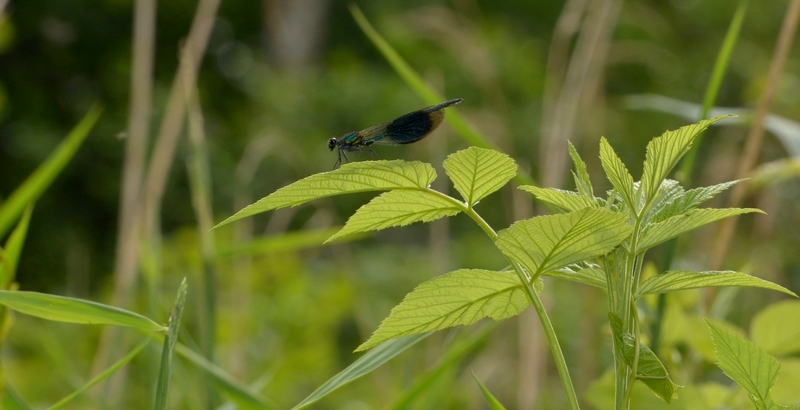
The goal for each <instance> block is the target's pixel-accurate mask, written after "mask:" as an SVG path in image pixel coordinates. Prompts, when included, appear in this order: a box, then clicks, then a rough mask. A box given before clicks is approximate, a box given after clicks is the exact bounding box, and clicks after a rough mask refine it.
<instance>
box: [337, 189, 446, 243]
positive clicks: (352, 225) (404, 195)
mask: <svg viewBox="0 0 800 410" xmlns="http://www.w3.org/2000/svg"><path fill="white" fill-rule="evenodd" d="M459 212H461V208H460V207H458V206H457V205H456V204H454V203H453V200H451V199H449V198H448V197H446V196H444V195H437V194H435V193H433V192H430V191H411V190H407V189H398V190H395V191H389V192H386V193H383V194H381V195H380V196H378V197H376V198H374V199H373V200H372V201H369V203H367V204H366V205H364V206H362V207H361V208H359V209H358V211H356V213H355V214H353V216H351V217H350V219H348V220H347V223H346V224H345V225H344V227H343V228H342V230H340V231H339V232H337V233H336V234H334V235H333V236H331V237H330V238H328V240H326V241H325V243H328V242H331V241H333V240H335V239H338V238H341V237H343V236H346V235H349V234H353V233H359V232H367V231H377V230H380V229H386V228H389V227H393V226H405V225H408V224H411V223H414V222H430V221H434V220H436V219H439V218H441V217H444V216H453V215H455V214H457V213H459Z"/></svg>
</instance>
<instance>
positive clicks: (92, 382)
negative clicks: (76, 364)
mask: <svg viewBox="0 0 800 410" xmlns="http://www.w3.org/2000/svg"><path fill="white" fill-rule="evenodd" d="M148 343H150V338H147V339H145V340H144V341H143V342H142V343H141V344H140V345H139V346H137V347H136V348H134V349H133V350H131V351H130V352H129V353H128V354H126V355H125V356H124V357H123V358H121V359H119V360H117V362H116V363H114V364H112V365H111V366H110V367H109V368H107V369H105V370H103V371H102V372H101V373H100V374H98V375H97V376H95V377H94V378H92V380H89V382H88V383H86V384H84V385H83V386H81V388H79V389H78V390H75V391H73V392H72V393H70V394H69V395H68V396H67V397H64V398H63V399H61V400H59V401H58V402H57V403H56V404H54V405H52V406H50V407H48V410H57V409H60V408H62V407H64V406H65V405H67V403H69V402H70V401H72V399H74V398H75V397H78V395H80V394H81V393H83V392H85V391H86V390H89V389H90V388H91V387H92V386H94V385H96V384H97V383H100V382H101V381H103V380H105V379H107V378H108V377H109V376H111V375H112V374H114V373H115V372H116V371H117V370H119V369H120V368H121V367H122V366H125V365H126V364H128V362H130V361H131V360H133V358H134V357H136V356H137V355H138V354H139V352H141V351H142V349H144V348H145V346H147V344H148Z"/></svg>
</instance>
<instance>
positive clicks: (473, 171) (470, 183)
mask: <svg viewBox="0 0 800 410" xmlns="http://www.w3.org/2000/svg"><path fill="white" fill-rule="evenodd" d="M444 170H445V172H447V176H449V177H450V180H451V181H453V185H455V187H456V190H457V191H458V192H459V193H460V194H461V197H462V198H464V200H465V201H466V202H467V205H468V206H469V207H472V206H474V205H475V204H477V203H478V201H480V200H481V199H483V198H485V197H486V196H487V195H489V194H491V193H492V192H494V191H497V190H498V189H500V188H502V187H503V185H505V184H506V183H507V182H508V181H510V180H511V178H514V175H516V174H517V164H516V163H515V162H514V160H513V159H511V157H509V156H508V155H506V154H503V153H500V152H497V151H495V150H491V149H486V148H478V147H470V148H467V149H465V150H461V151H458V152H456V153H455V154H451V155H449V156H448V157H447V159H445V160H444Z"/></svg>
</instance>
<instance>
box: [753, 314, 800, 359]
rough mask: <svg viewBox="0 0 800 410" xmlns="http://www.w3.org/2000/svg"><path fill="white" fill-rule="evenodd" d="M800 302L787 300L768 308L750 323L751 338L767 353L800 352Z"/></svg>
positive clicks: (785, 353) (787, 353) (786, 353)
mask: <svg viewBox="0 0 800 410" xmlns="http://www.w3.org/2000/svg"><path fill="white" fill-rule="evenodd" d="M798 318H800V302H798V301H796V300H785V301H783V302H778V303H773V304H772V305H769V306H767V307H766V308H764V309H763V310H761V311H760V312H758V314H756V316H755V317H754V318H753V321H752V322H751V323H750V337H752V338H753V342H754V343H755V344H757V345H758V346H761V348H762V349H764V350H766V351H767V353H772V354H779V355H789V354H796V353H798V352H800V320H797V319H798Z"/></svg>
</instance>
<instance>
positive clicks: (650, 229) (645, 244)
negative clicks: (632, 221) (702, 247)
mask: <svg viewBox="0 0 800 410" xmlns="http://www.w3.org/2000/svg"><path fill="white" fill-rule="evenodd" d="M751 212H758V213H764V212H763V211H761V210H760V209H755V208H723V209H716V208H701V209H694V210H692V211H689V212H687V213H685V214H682V215H677V216H673V217H672V218H668V219H666V220H665V221H663V222H658V223H653V224H648V225H647V226H646V227H645V228H644V231H643V233H642V238H641V239H640V240H639V243H638V247H637V249H636V253H640V252H643V251H645V250H647V249H648V248H652V247H653V246H656V245H658V244H660V243H662V242H664V241H667V240H669V239H672V238H674V237H676V236H678V235H680V234H682V233H684V232H688V231H691V230H692V229H695V228H699V227H701V226H703V225H707V224H710V223H711V222H716V221H718V220H720V219H724V218H727V217H729V216H734V215H741V214H747V213H751Z"/></svg>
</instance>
